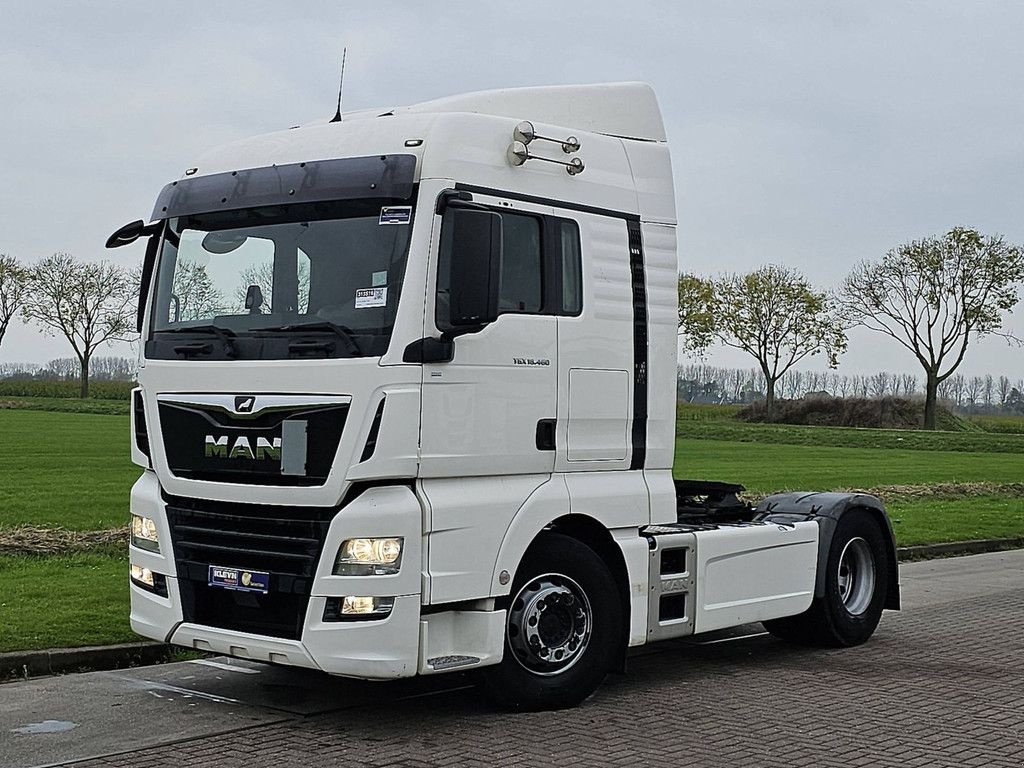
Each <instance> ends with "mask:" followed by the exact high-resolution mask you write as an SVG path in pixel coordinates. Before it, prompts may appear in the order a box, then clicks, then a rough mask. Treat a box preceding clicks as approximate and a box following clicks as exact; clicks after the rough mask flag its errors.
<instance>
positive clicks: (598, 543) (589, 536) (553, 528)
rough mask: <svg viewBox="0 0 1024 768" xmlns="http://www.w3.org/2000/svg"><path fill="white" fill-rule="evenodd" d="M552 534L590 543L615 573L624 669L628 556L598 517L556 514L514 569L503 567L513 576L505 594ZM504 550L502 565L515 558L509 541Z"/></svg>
mask: <svg viewBox="0 0 1024 768" xmlns="http://www.w3.org/2000/svg"><path fill="white" fill-rule="evenodd" d="M549 533H559V534H562V535H563V536H568V537H569V538H572V539H574V540H576V541H579V542H580V543H581V544H584V545H586V546H587V547H589V548H590V549H591V550H593V551H594V553H595V554H597V556H598V557H599V558H601V560H602V561H603V562H604V564H605V565H606V566H607V568H608V571H609V573H611V576H612V579H613V580H614V582H615V586H616V591H617V594H618V596H619V600H620V602H621V605H622V627H621V628H620V633H619V653H618V659H619V665H620V668H622V669H624V667H625V659H626V651H627V648H628V646H629V635H630V579H629V571H628V569H627V567H626V558H625V556H624V555H623V552H622V548H621V547H620V546H619V544H618V543H617V542H616V540H615V538H614V536H613V535H612V532H611V531H610V530H608V528H606V527H605V526H604V525H603V524H602V523H601V522H600V521H599V520H597V519H596V518H594V517H591V516H590V515H587V514H582V513H572V514H566V515H561V516H559V517H556V518H554V519H552V520H550V521H548V522H547V523H546V524H544V525H542V526H540V527H539V528H537V529H536V530H535V531H534V533H533V535H532V537H531V538H530V541H529V543H528V544H527V545H526V546H525V547H522V549H521V551H520V552H518V555H517V556H516V557H515V566H514V569H512V568H508V567H506V568H504V569H503V570H507V571H509V574H510V578H509V579H508V583H507V584H505V585H501V586H502V588H503V592H502V596H503V597H508V596H509V594H510V591H511V586H512V584H513V583H514V581H515V577H516V576H517V575H518V571H519V568H520V567H521V566H522V563H523V561H524V560H525V559H526V557H527V556H528V555H529V553H530V551H531V549H533V548H534V547H535V546H536V544H537V542H538V541H540V540H541V539H542V538H543V537H544V536H545V535H547V534H549ZM637 540H638V541H639V540H640V537H639V536H637ZM501 549H502V554H503V556H504V557H500V558H499V567H500V563H501V562H502V561H503V560H504V562H506V563H507V562H508V561H509V560H510V559H511V558H510V557H509V555H510V554H511V553H510V552H507V551H505V550H506V547H505V543H503V544H502V548H501ZM517 549H518V548H517ZM495 570H496V579H497V581H496V583H497V584H500V576H501V574H500V572H498V569H497V568H496V569H495Z"/></svg>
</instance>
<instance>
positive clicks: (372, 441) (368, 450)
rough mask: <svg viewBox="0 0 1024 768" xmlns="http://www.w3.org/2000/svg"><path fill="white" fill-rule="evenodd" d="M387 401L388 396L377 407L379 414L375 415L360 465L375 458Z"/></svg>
mask: <svg viewBox="0 0 1024 768" xmlns="http://www.w3.org/2000/svg"><path fill="white" fill-rule="evenodd" d="M385 400H387V396H384V397H382V398H381V399H380V405H378V406H377V412H376V413H375V414H374V415H373V423H372V424H371V425H370V434H369V435H367V436H366V445H365V446H363V455H362V456H361V457H360V458H359V463H360V464H362V463H363V462H364V461H366V460H367V459H369V458H370V457H371V456H373V452H374V451H375V450H376V449H377V435H378V434H380V420H381V419H382V418H383V417H384V401H385Z"/></svg>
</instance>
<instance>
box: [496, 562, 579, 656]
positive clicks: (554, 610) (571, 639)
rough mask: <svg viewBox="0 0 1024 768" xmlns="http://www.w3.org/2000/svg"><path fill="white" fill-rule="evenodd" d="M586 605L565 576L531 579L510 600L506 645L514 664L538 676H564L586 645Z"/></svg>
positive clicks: (544, 576) (576, 585) (577, 585)
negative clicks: (517, 663) (513, 658)
mask: <svg viewBox="0 0 1024 768" xmlns="http://www.w3.org/2000/svg"><path fill="white" fill-rule="evenodd" d="M592 624H593V617H592V614H591V609H590V601H589V600H588V599H587V596H586V593H585V592H584V591H583V590H582V589H581V588H580V586H579V584H577V583H576V582H575V581H573V580H572V579H570V578H569V577H568V576H563V575H561V574H545V575H543V576H538V577H536V578H533V579H531V580H530V581H528V582H527V583H526V584H524V585H523V587H522V589H520V590H519V592H518V593H517V594H516V596H515V598H514V599H513V600H512V605H511V607H510V609H509V615H508V624H507V632H508V642H509V647H510V648H511V649H512V653H513V655H514V656H515V658H516V660H517V661H518V662H519V663H520V664H522V665H523V666H524V667H525V668H526V669H528V670H530V671H531V672H534V673H536V674H539V675H557V674H559V673H561V672H564V671H565V670H567V669H568V668H569V667H571V666H572V665H573V664H575V663H576V662H577V661H579V659H580V657H581V656H582V655H583V652H584V651H585V650H586V648H587V645H588V644H589V642H590V633H591V628H592Z"/></svg>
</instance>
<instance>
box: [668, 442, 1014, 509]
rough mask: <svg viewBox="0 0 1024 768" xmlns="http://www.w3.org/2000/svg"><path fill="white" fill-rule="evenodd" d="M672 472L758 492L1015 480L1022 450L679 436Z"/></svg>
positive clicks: (693, 478)
mask: <svg viewBox="0 0 1024 768" xmlns="http://www.w3.org/2000/svg"><path fill="white" fill-rule="evenodd" d="M752 426H753V425H752ZM803 429H807V430H813V429H820V427H803ZM674 474H675V476H676V477H680V478H682V477H685V478H689V479H692V480H724V481H729V482H737V483H742V484H743V485H745V486H746V487H747V489H748V490H750V491H752V492H754V493H758V494H765V493H772V492H774V491H782V490H808V489H809V490H833V489H838V488H873V487H875V486H879V485H923V484H926V483H950V482H961V483H966V482H992V483H1019V482H1022V481H1024V454H1022V453H980V452H973V453H968V452H963V451H915V450H907V449H902V448H901V449H892V450H885V449H878V448H833V447H829V446H827V445H826V446H805V445H780V444H768V443H760V442H727V441H724V440H696V439H693V438H683V439H680V440H678V441H677V442H676V461H675V472H674Z"/></svg>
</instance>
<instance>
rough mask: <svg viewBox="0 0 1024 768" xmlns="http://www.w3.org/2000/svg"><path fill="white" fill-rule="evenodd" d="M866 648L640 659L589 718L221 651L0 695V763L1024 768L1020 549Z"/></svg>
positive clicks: (982, 561) (985, 565)
mask: <svg viewBox="0 0 1024 768" xmlns="http://www.w3.org/2000/svg"><path fill="white" fill-rule="evenodd" d="M902 580H903V585H904V601H905V610H904V611H902V612H901V613H887V614H886V615H885V617H884V618H883V620H882V625H881V626H880V627H879V631H878V632H877V634H876V635H875V637H874V638H873V639H872V641H871V642H869V643H868V644H866V645H864V646H861V647H859V648H854V649H847V650H839V651H812V650H808V649H802V648H793V647H790V646H787V645H785V644H784V643H781V642H779V641H777V640H775V639H773V638H771V637H768V636H765V635H763V634H760V633H759V628H758V627H752V628H750V632H751V633H756V634H754V636H748V637H739V638H733V639H722V640H719V641H717V642H712V643H706V644H700V645H698V644H695V643H694V642H682V641H676V642H671V643H668V644H663V645H660V646H656V647H655V648H654V649H650V650H645V651H644V652H643V653H641V654H639V655H638V656H637V657H636V658H634V659H633V660H632V661H631V665H630V666H631V669H630V671H629V673H628V674H626V675H616V676H613V677H612V678H610V679H609V681H608V683H606V685H605V686H604V688H602V689H601V690H600V691H599V692H598V694H597V695H595V696H594V697H593V698H592V699H590V700H589V701H588V702H586V703H585V704H584V705H583V706H582V707H580V708H578V709H575V710H570V711H566V712H558V713H543V714H522V715H509V714H502V713H495V712H492V711H489V710H487V709H486V708H485V707H484V705H483V704H482V702H481V701H480V700H479V698H478V696H477V694H476V693H475V691H474V690H473V689H472V688H470V687H468V686H469V684H470V683H471V682H472V680H471V678H467V677H449V678H434V679H432V680H426V681H406V682H402V683H377V684H369V683H353V682H348V681H343V680H332V679H329V678H325V677H323V676H319V675H316V674H312V673H306V672H301V671H293V670H285V669H277V668H271V667H262V666H258V665H251V664H246V663H241V662H235V661H230V660H223V659H216V660H204V661H202V662H184V663H178V664H167V665H162V666H156V667H144V668H140V669H136V670H129V671H124V672H96V673H90V674H83V675H71V676H68V677H63V678H48V679H42V680H35V681H28V682H20V683H12V684H8V685H4V686H0V766H2V767H3V768H29V767H30V766H41V765H58V764H59V765H64V764H68V763H69V762H72V761H77V762H75V765H76V766H78V767H79V768H111V767H112V766H118V767H120V766H125V767H126V768H127V767H129V766H130V767H131V768H158V767H159V768H163V767H165V766H167V767H169V768H192V767H193V766H201V767H202V768H231V767H232V766H238V767H239V768H263V767H264V766H266V767H267V768H271V767H273V768H285V767H287V766H301V767H302V768H315V766H377V765H380V766H390V765H401V766H410V767H411V766H442V765H443V766H453V765H495V766H506V765H509V766H511V765H523V766H549V765H550V766H559V767H560V768H562V767H563V766H570V765H582V766H595V765H645V766H646V765H650V766H661V765H665V766H668V765H671V766H681V765H687V766H779V767H780V768H781V767H782V766H787V767H788V766H814V767H815V768H830V767H832V766H836V767H838V766H843V768H847V767H848V766H900V767H901V768H903V767H904V766H907V767H912V766H993V767H995V768H1002V767H1004V766H1005V767H1006V768H1010V767H1011V766H1013V767H1015V768H1020V766H1024V701H1022V699H1024V551H1017V552H1008V553H1000V554H991V555H976V556H973V557H964V558H957V559H951V560H941V561H931V562H925V563H912V564H909V565H906V566H904V567H903V568H902Z"/></svg>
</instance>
